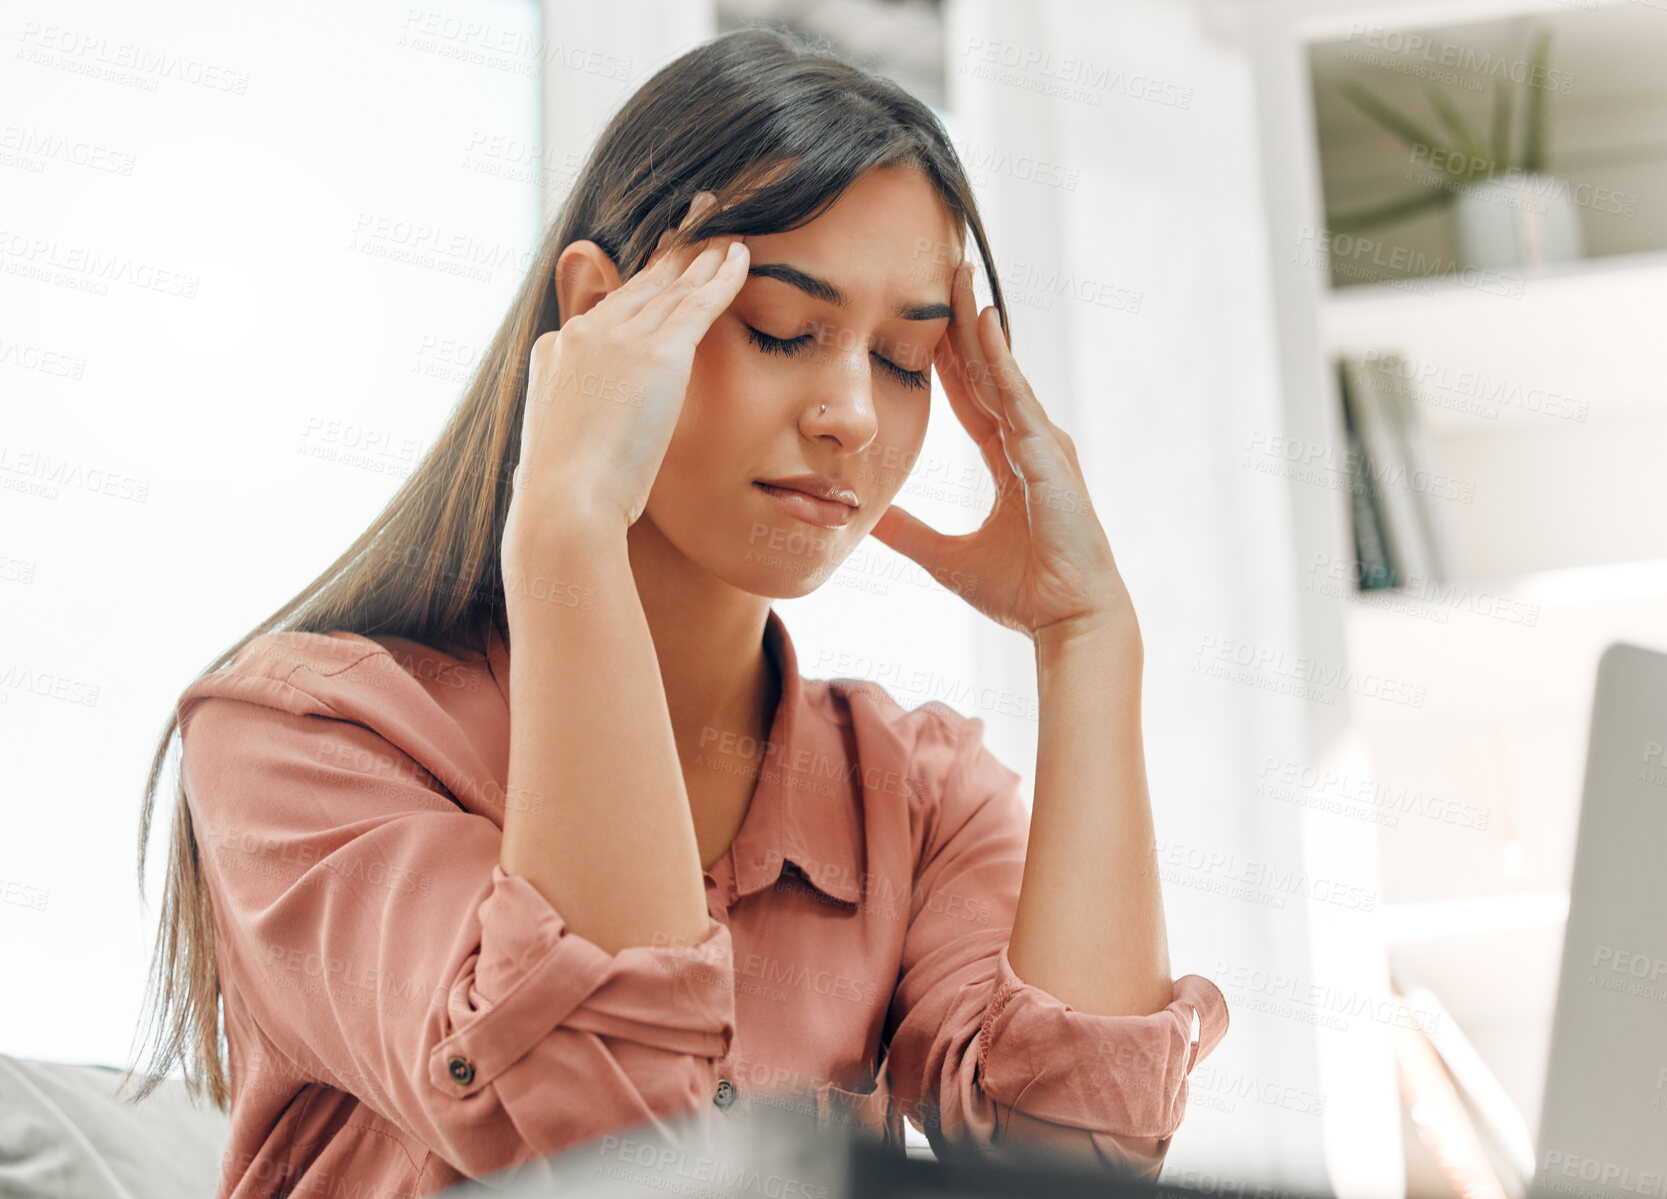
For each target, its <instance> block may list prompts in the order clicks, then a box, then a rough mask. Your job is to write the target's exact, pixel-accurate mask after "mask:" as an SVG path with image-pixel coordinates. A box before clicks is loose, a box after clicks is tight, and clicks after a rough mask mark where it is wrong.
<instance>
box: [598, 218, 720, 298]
mask: <svg viewBox="0 0 1667 1199" xmlns="http://www.w3.org/2000/svg"><path fill="white" fill-rule="evenodd" d="M716 202H717V201H716V199H715V198H713V197H712V193H711V192H698V193H696V196H695V199H694V200H693V201H692V202H691V203H690V205H689V211H688V212H687V213H685V214H684V217H683V220H682V222H681V223H680V224H679V225H678V226H677V229H676V230H672V229H667V230H666V231H665V232H664V233H662V234H661V235H660V243H659V245H658V246H656V247H655V249H654V251H653V253H651V254H650V255H649V256H648V261H647V262H646V263H644V264H643V267H642V269H641V270H639V271H638V272H637V273H636V274H635V275H632V276H631V277H630V278H629V279H627V280H626V281H625V282H624V283H622V284H620V286H619V287H617V288H615V289H614V290H613V291H612V292H611V293H609V294H608V295H607V296H606V297H604V301H603V302H605V303H608V305H609V309H610V312H611V314H613V315H614V316H615V317H616V318H617V319H619V320H627V319H629V318H631V317H633V316H635V315H636V314H637V313H638V312H640V311H641V310H642V308H643V306H644V305H645V304H647V303H649V302H650V301H651V300H653V299H654V298H655V297H656V296H657V295H659V294H660V293H661V292H662V291H664V290H665V289H666V288H667V287H669V286H671V285H672V284H673V283H674V282H676V281H677V280H678V279H679V278H680V277H681V276H682V274H683V273H684V272H685V271H687V270H688V269H689V267H690V266H691V265H692V264H693V263H694V262H695V260H696V259H698V258H699V257H700V254H701V252H702V251H703V250H705V249H706V248H707V246H709V245H710V244H711V243H712V241H713V240H714V239H712V238H704V239H702V240H700V241H693V242H687V243H685V244H682V245H677V246H670V247H669V248H668V243H669V242H670V240H671V239H672V237H673V236H674V234H675V233H676V232H680V231H682V230H685V229H688V228H689V227H690V226H691V225H692V224H693V223H694V222H696V221H698V220H699V219H700V218H701V216H703V215H705V214H706V213H707V212H709V211H710V209H711V207H712V205H713V204H715V203H716ZM598 307H600V305H598Z"/></svg>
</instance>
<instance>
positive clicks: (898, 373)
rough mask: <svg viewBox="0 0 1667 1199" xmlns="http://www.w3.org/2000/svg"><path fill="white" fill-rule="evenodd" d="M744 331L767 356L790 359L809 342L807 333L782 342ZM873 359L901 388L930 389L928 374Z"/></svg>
mask: <svg viewBox="0 0 1667 1199" xmlns="http://www.w3.org/2000/svg"><path fill="white" fill-rule="evenodd" d="M743 323H744V322H743ZM746 329H747V338H748V339H749V340H750V341H751V342H752V343H753V345H755V346H757V347H758V348H759V349H761V350H763V351H764V352H765V353H767V354H785V355H787V356H788V357H792V356H793V355H794V354H797V353H798V352H799V351H800V350H802V349H804V348H805V343H806V342H808V341H809V340H810V334H808V333H806V334H804V335H803V336H802V337H795V338H792V339H790V340H786V341H783V340H782V339H781V338H779V337H771V336H770V335H769V334H768V333H760V332H759V331H758V330H757V329H754V328H753V327H752V326H751V325H747V326H746ZM874 357H875V358H876V359H877V360H878V361H879V363H880V365H881V366H883V367H884V368H885V369H886V370H887V371H888V372H890V374H891V376H892V377H893V378H895V379H896V380H898V382H900V383H902V384H903V386H905V387H910V388H914V389H916V390H921V391H924V390H927V389H928V388H930V387H931V385H932V376H931V374H930V373H929V372H927V371H906V370H904V369H903V368H902V367H900V366H898V365H897V364H896V363H895V362H892V361H890V360H889V359H886V358H881V357H880V355H878V354H875V355H874Z"/></svg>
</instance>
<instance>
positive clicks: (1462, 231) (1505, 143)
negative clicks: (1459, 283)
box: [1326, 29, 1582, 269]
mask: <svg viewBox="0 0 1667 1199" xmlns="http://www.w3.org/2000/svg"><path fill="white" fill-rule="evenodd" d="M1550 42H1551V32H1550V30H1547V29H1541V30H1539V31H1538V32H1537V33H1536V34H1535V36H1534V38H1533V42H1532V46H1531V48H1530V51H1529V54H1528V58H1527V60H1526V64H1527V68H1528V69H1527V74H1526V84H1525V85H1526V86H1527V88H1528V95H1527V98H1526V100H1525V102H1524V104H1523V105H1522V112H1523V120H1522V134H1521V141H1520V144H1519V148H1518V150H1517V152H1516V153H1515V154H1514V155H1513V153H1512V151H1511V145H1510V140H1511V139H1510V131H1511V117H1512V109H1513V103H1512V101H1513V100H1514V94H1513V93H1514V92H1515V90H1516V88H1517V87H1519V86H1524V85H1522V84H1518V83H1516V82H1514V81H1512V80H1510V79H1505V78H1500V79H1498V80H1496V81H1495V86H1494V98H1493V120H1492V128H1491V130H1490V132H1489V136H1487V137H1484V136H1483V134H1482V132H1481V131H1480V130H1478V129H1474V128H1472V127H1471V125H1470V123H1469V122H1468V121H1466V120H1465V118H1464V115H1463V114H1462V113H1460V112H1459V110H1458V107H1457V106H1456V105H1455V104H1454V103H1453V101H1452V98H1451V97H1450V96H1448V95H1447V94H1446V93H1445V92H1443V91H1442V90H1441V88H1440V87H1439V86H1438V85H1436V84H1433V83H1432V84H1429V85H1428V86H1427V87H1426V89H1425V95H1426V96H1427V97H1428V99H1429V104H1430V108H1431V110H1432V112H1433V113H1434V114H1435V117H1436V120H1437V121H1438V122H1439V123H1440V126H1441V128H1442V130H1443V131H1444V132H1445V136H1441V135H1439V134H1437V133H1435V132H1434V131H1433V130H1431V129H1430V128H1429V127H1428V126H1426V125H1425V124H1424V123H1422V122H1420V121H1418V120H1415V119H1414V118H1412V117H1409V116H1406V115H1405V114H1403V113H1401V112H1398V111H1397V110H1395V109H1394V108H1392V107H1390V106H1389V105H1388V104H1386V103H1384V102H1383V100H1381V99H1380V98H1379V97H1378V96H1376V95H1374V94H1373V93H1372V92H1371V91H1370V90H1368V89H1367V88H1365V87H1363V86H1362V85H1361V84H1359V83H1357V82H1355V81H1353V80H1350V81H1348V82H1345V83H1344V84H1343V85H1342V87H1341V91H1342V93H1343V96H1344V98H1345V99H1347V100H1348V101H1349V103H1351V104H1353V105H1354V106H1355V107H1356V108H1357V109H1359V110H1360V111H1361V112H1362V113H1364V114H1365V115H1366V116H1367V117H1368V118H1369V119H1370V120H1372V121H1373V122H1374V123H1376V124H1377V125H1379V126H1381V127H1382V128H1384V129H1386V130H1388V131H1389V132H1390V133H1392V134H1394V135H1395V136H1396V137H1398V138H1400V139H1401V140H1402V141H1403V142H1405V143H1406V144H1407V145H1408V146H1409V147H1410V148H1411V149H1412V152H1413V159H1414V161H1415V162H1418V163H1420V164H1421V165H1422V166H1424V167H1425V168H1426V169H1429V170H1434V171H1437V172H1439V173H1440V174H1441V175H1442V176H1443V178H1442V181H1441V182H1440V183H1439V184H1436V185H1426V187H1425V189H1424V190H1422V191H1420V192H1418V193H1416V194H1415V195H1412V196H1408V197H1405V198H1403V199H1399V200H1394V201H1391V202H1389V203H1387V204H1382V205H1379V206H1377V207H1375V208H1371V209H1368V210H1366V211H1364V212H1356V213H1336V214H1327V217H1326V219H1327V222H1328V224H1329V225H1330V226H1331V228H1332V229H1333V230H1336V231H1346V232H1355V231H1358V230H1363V229H1369V228H1373V227H1375V226H1377V225H1382V224H1387V223H1389V222H1391V221H1397V220H1403V219H1405V218H1407V217H1409V216H1414V215H1416V214H1418V213H1420V212H1424V211H1426V210H1429V209H1432V208H1442V207H1446V206H1448V205H1451V206H1452V210H1453V235H1454V247H1455V254H1454V256H1455V258H1456V259H1457V260H1458V264H1459V265H1460V266H1461V267H1490V268H1503V269H1510V268H1514V267H1524V266H1539V265H1543V264H1545V263H1549V262H1562V261H1568V260H1570V259H1575V258H1579V257H1581V254H1582V245H1581V236H1580V222H1579V216H1578V213H1577V212H1576V210H1575V205H1574V203H1573V201H1572V200H1571V199H1570V196H1569V192H1570V189H1569V188H1568V186H1567V185H1566V184H1565V183H1564V182H1563V181H1561V180H1559V179H1557V178H1556V177H1554V176H1552V175H1550V174H1549V173H1548V171H1547V167H1546V133H1545V129H1546V121H1545V109H1546V93H1547V91H1548V90H1549V88H1548V87H1547V86H1546V85H1545V81H1547V80H1548V79H1549V75H1548V73H1547V69H1546V62H1547V58H1548V51H1549V47H1550Z"/></svg>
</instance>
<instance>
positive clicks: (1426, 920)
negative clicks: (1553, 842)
mask: <svg viewBox="0 0 1667 1199" xmlns="http://www.w3.org/2000/svg"><path fill="white" fill-rule="evenodd" d="M1380 915H1381V916H1382V919H1383V924H1382V929H1383V939H1384V940H1385V941H1389V942H1394V941H1418V940H1424V939H1427V938H1430V937H1463V936H1471V935H1473V934H1476V933H1505V932H1517V931H1520V930H1522V929H1530V928H1551V927H1554V926H1556V925H1560V924H1562V923H1563V922H1564V921H1566V920H1567V919H1568V916H1569V893H1568V892H1567V891H1533V892H1528V893H1525V894H1522V895H1490V896H1487V897H1485V898H1481V899H1449V900H1443V901H1440V902H1437V903H1398V904H1386V905H1384V907H1383V908H1382V909H1380Z"/></svg>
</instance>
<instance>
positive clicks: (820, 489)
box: [758, 475, 859, 508]
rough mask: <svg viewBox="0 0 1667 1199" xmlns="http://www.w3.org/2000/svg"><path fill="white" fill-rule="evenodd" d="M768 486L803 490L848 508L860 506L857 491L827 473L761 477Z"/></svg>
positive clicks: (812, 495) (760, 480) (809, 494)
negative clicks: (829, 476) (781, 477)
mask: <svg viewBox="0 0 1667 1199" xmlns="http://www.w3.org/2000/svg"><path fill="white" fill-rule="evenodd" d="M758 482H760V483H763V484H764V485H765V486H767V487H779V488H784V489H786V490H788V491H801V492H803V493H804V494H805V495H808V496H811V497H812V498H814V499H818V500H832V501H834V502H835V503H840V504H844V505H845V506H846V507H848V508H856V507H858V506H859V505H858V502H857V493H856V492H854V491H852V490H851V489H850V488H849V487H847V486H845V484H843V483H835V482H834V481H833V480H832V479H830V478H828V477H827V476H826V475H794V476H793V477H792V478H790V479H759V480H758Z"/></svg>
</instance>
